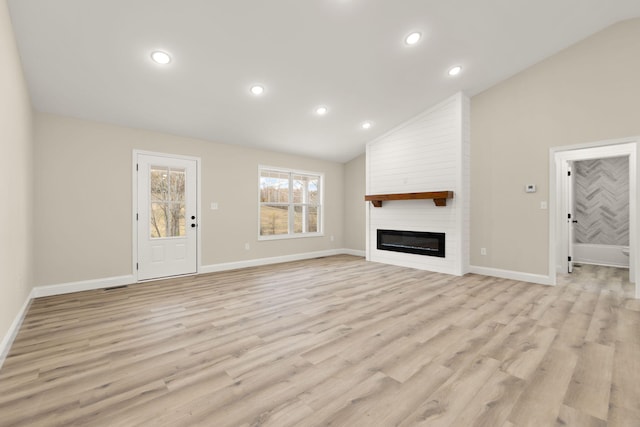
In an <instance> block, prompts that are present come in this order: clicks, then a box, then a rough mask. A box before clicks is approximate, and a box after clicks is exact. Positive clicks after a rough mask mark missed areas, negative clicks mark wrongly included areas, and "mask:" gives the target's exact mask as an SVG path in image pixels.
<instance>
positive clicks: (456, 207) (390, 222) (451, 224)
mask: <svg viewBox="0 0 640 427" xmlns="http://www.w3.org/2000/svg"><path fill="white" fill-rule="evenodd" d="M469 106H470V104H469V98H468V97H466V96H465V95H463V94H462V93H458V94H456V95H454V96H453V97H451V98H449V99H447V100H445V101H443V102H441V103H440V104H438V105H436V106H434V107H433V108H430V109H429V110H427V111H425V112H424V113H422V114H420V115H419V116H417V117H415V118H413V119H412V120H409V121H408V122H406V123H404V124H402V125H400V126H399V127H397V128H396V129H393V130H392V131H390V132H388V133H387V134H385V135H383V136H381V137H380V138H377V139H375V140H373V141H371V142H370V143H369V144H367V156H366V177H367V180H366V194H368V195H377V194H397V193H417V192H431V191H453V193H454V195H453V198H452V199H448V200H447V202H446V206H436V205H435V203H434V202H433V200H392V201H384V202H383V203H382V207H374V206H373V205H372V204H371V203H367V229H368V230H367V243H366V246H367V247H366V253H367V260H369V261H375V262H381V263H387V264H394V265H399V266H404V267H411V268H418V269H422V270H429V271H435V272H440V273H448V274H454V275H463V274H465V273H467V272H468V270H469V206H470V200H469V188H470V180H469V175H470V170H469V169H470V168H469V162H470V143H469V140H470V135H469V133H470V130H469V124H470V120H469V115H470V108H469ZM378 229H389V230H403V231H425V232H433V233H446V237H445V244H446V251H445V257H444V258H440V257H432V256H425V255H416V254H410V253H400V252H390V251H383V250H378V249H377V247H376V246H377V230H378Z"/></svg>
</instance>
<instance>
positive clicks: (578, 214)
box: [573, 157, 629, 246]
mask: <svg viewBox="0 0 640 427" xmlns="http://www.w3.org/2000/svg"><path fill="white" fill-rule="evenodd" d="M573 172H574V174H575V185H574V190H575V193H574V195H575V197H574V201H575V219H576V220H577V221H578V222H577V223H576V225H575V227H574V232H575V241H576V242H577V243H592V244H599V245H618V246H629V158H628V157H612V158H607V159H595V160H582V161H578V162H574V164H573Z"/></svg>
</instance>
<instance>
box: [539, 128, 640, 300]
mask: <svg viewBox="0 0 640 427" xmlns="http://www.w3.org/2000/svg"><path fill="white" fill-rule="evenodd" d="M636 147H637V140H636V139H635V138H630V139H625V140H616V141H604V142H599V143H594V144H584V145H580V146H569V147H557V148H554V149H551V151H550V157H551V158H550V173H551V176H550V178H551V179H550V183H551V185H550V199H549V201H550V212H549V222H550V227H549V234H550V236H549V276H550V279H551V282H552V284H556V280H557V275H564V274H568V273H569V272H571V271H572V269H573V267H574V263H575V262H580V263H581V265H582V264H601V265H605V266H608V267H609V268H611V267H619V266H620V265H616V263H622V262H624V261H626V259H625V258H627V257H628V261H626V262H628V268H629V271H628V273H629V276H628V277H629V282H631V283H636V282H637V280H636V279H637V268H636V266H637V260H636V257H637V254H638V251H637V246H636V244H637V241H638V239H637V233H638V227H637V225H636V224H637V221H636V218H637V217H636V206H637V204H636V201H637V191H636V176H637V173H636V164H637V158H636V152H637V150H636ZM605 165H608V166H609V167H611V166H612V165H624V166H626V168H620V169H618V170H615V171H614V172H611V171H610V172H608V173H609V176H608V177H607V178H606V179H608V180H609V181H612V180H614V179H615V176H613V175H617V176H618V177H621V179H620V183H625V182H626V183H628V188H627V189H626V192H627V194H628V199H626V201H624V200H623V201H621V202H615V201H613V200H612V199H611V198H610V197H609V198H607V197H600V198H601V199H602V200H600V201H599V202H598V201H597V200H594V199H595V198H596V196H597V195H598V194H599V193H602V192H603V190H604V188H598V185H605V184H602V182H588V179H587V180H584V179H583V180H582V182H581V183H580V184H579V185H582V186H585V185H587V184H588V185H593V187H592V188H586V189H585V188H583V189H581V191H582V192H590V194H588V196H589V197H590V199H589V200H588V203H586V202H585V200H587V198H586V196H587V195H586V194H585V195H584V196H585V199H584V200H583V201H581V202H580V201H578V200H576V196H578V197H582V195H581V194H579V191H578V192H577V191H576V187H577V181H576V178H577V173H581V174H583V175H584V174H585V172H584V171H585V170H588V168H589V167H592V168H595V167H604V166H605ZM580 170H582V172H580ZM596 181H597V180H596ZM585 183H587V184H585ZM620 183H619V184H620ZM588 185H587V187H588ZM606 185H610V186H611V185H616V184H612V183H611V182H609V183H607V184H606ZM620 185H622V184H620ZM609 190H611V188H609ZM615 190H616V191H617V192H618V193H620V191H619V190H620V188H616V189H615ZM601 196H602V194H601ZM578 203H582V205H581V206H580V207H579V208H578V207H577V204H578ZM585 203H586V205H585ZM598 203H600V204H601V206H595V209H594V212H599V213H602V212H604V213H605V214H606V215H605V217H598V216H597V215H596V213H589V212H588V211H589V208H590V207H591V206H588V205H589V204H593V205H597V204H598ZM616 203H620V204H621V205H624V206H615V204H616ZM625 203H628V205H625ZM589 215H591V217H589ZM581 218H582V221H583V223H582V224H581V223H580V221H581ZM616 219H617V222H616ZM623 220H624V221H623ZM576 221H577V222H576ZM607 222H608V224H607ZM621 222H624V223H625V224H624V225H625V227H626V229H625V227H618V225H619V223H621ZM616 228H617V229H616ZM614 229H616V230H615V231H614ZM605 234H608V236H605ZM586 236H591V237H589V238H587V237H586ZM591 238H593V239H592V240H594V242H595V243H593V244H591V243H589V242H587V243H585V244H579V245H576V241H577V240H582V241H583V242H582V243H584V241H585V240H589V239H591ZM623 240H624V242H623ZM612 241H616V242H617V243H616V245H611V244H609V243H610V242H612ZM627 242H628V245H625V244H623V243H627ZM600 243H604V244H600ZM616 251H619V252H620V254H617V253H616V256H615V257H613V253H614V252H616ZM623 251H624V252H623ZM607 257H609V258H607ZM612 257H613V258H612ZM598 259H601V261H598ZM607 259H609V262H607ZM590 261H593V262H590ZM563 281H566V280H563ZM638 291H639V289H638V286H636V289H635V291H634V292H633V294H634V295H635V297H636V298H640V292H638Z"/></svg>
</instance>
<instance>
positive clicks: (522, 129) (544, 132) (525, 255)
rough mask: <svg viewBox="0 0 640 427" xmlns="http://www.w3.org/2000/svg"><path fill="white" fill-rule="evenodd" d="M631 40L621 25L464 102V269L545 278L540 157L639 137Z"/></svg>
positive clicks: (637, 68)
mask: <svg viewBox="0 0 640 427" xmlns="http://www.w3.org/2000/svg"><path fill="white" fill-rule="evenodd" d="M639 40H640V19H634V20H630V21H626V22H621V23H619V24H617V25H614V26H612V27H609V28H607V29H605V30H604V31H602V32H600V33H597V34H595V35H593V36H591V37H589V38H588V39H586V40H584V41H582V42H580V43H578V44H576V45H574V46H572V47H570V48H568V49H566V50H564V51H562V52H560V53H558V54H556V55H554V56H552V57H550V58H548V59H547V60H545V61H543V62H541V63H539V64H537V65H535V66H533V67H531V68H529V69H527V70H525V71H524V72H522V73H520V74H518V75H516V76H514V77H513V78H511V79H509V80H507V81H504V82H502V83H500V84H498V85H496V86H494V87H492V88H490V89H489V90H487V91H485V92H483V93H481V94H479V95H477V96H475V97H473V98H472V100H471V147H472V148H471V152H472V159H471V183H472V184H471V195H472V205H471V264H472V265H475V266H484V267H492V268H499V269H506V270H513V271H519V272H526V273H534V274H543V275H546V274H547V273H548V246H549V245H548V233H549V230H548V227H549V225H548V211H546V210H541V209H540V208H539V207H540V202H541V201H546V200H548V197H549V148H550V147H555V146H562V145H570V144H579V143H586V142H595V141H601V140H607V139H613V138H623V137H628V136H634V135H640V109H639V108H638V101H639V100H640V84H639V82H640V55H639V54H638V46H639V44H638V41H639ZM525 184H537V186H538V192H537V193H535V194H526V193H525V192H524V186H525ZM481 247H485V248H487V252H488V253H487V255H486V256H481V255H480V248H481Z"/></svg>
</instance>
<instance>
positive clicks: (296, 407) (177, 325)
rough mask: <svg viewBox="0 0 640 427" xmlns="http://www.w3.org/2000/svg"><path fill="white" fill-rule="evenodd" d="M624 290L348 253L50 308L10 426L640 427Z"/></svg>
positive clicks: (11, 377) (3, 413)
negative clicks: (448, 271)
mask: <svg viewBox="0 0 640 427" xmlns="http://www.w3.org/2000/svg"><path fill="white" fill-rule="evenodd" d="M581 272H582V273H581ZM580 274H582V276H583V277H582V280H579V277H580ZM624 280H625V279H624V277H623V274H621V273H620V270H615V269H610V270H604V272H603V270H601V269H591V268H589V267H587V268H584V267H582V268H578V269H576V274H575V275H574V276H572V277H570V278H565V279H563V282H562V284H560V285H559V286H556V287H548V286H542V285H534V284H530V283H523V282H517V281H512V280H506V279H496V278H490V277H484V276H478V275H467V276H465V277H453V276H447V275H444V274H437V273H429V272H424V271H417V270H412V269H406V268H400V267H394V266H388V265H382V264H376V263H367V262H365V261H364V260H362V259H361V258H357V257H351V256H337V257H329V258H323V259H317V260H309V261H301V262H294V263H287V264H280V265H274V266H265V267H257V268H250V269H245V270H237V271H230V272H222V273H215V274H209V275H201V276H197V277H187V278H180V279H171V280H164V281H157V282H151V283H144V284H136V285H131V286H129V287H127V288H121V289H112V290H96V291H88V292H81V293H75V294H69V295H61V296H55V297H47V298H39V299H37V300H35V301H34V302H33V303H32V305H31V307H30V309H29V312H28V315H27V317H26V319H25V321H24V324H23V325H22V328H21V330H20V332H19V334H18V336H17V338H16V341H15V343H14V344H13V347H12V349H11V351H10V353H9V355H8V357H7V359H6V362H5V364H4V366H3V367H2V370H0V425H2V426H138V425H140V426H196V425H203V426H325V425H331V426H414V425H425V426H430V427H437V426H492V427H501V426H510V427H521V426H537V427H540V426H580V427H585V426H636V427H637V426H640V303H639V302H638V301H637V300H632V299H630V298H627V297H625V294H627V295H628V294H630V292H632V290H631V291H629V289H628V288H629V286H630V285H629V284H628V283H627V284H625V283H624Z"/></svg>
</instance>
